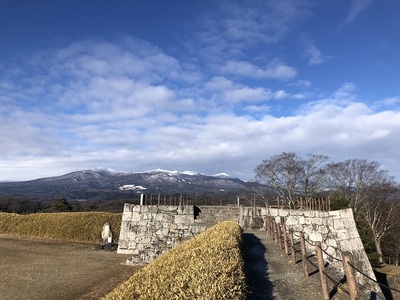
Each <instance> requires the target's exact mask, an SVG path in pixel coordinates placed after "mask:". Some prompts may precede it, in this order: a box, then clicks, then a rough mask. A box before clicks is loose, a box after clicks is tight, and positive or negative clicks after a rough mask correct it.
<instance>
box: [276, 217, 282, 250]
mask: <svg viewBox="0 0 400 300" xmlns="http://www.w3.org/2000/svg"><path fill="white" fill-rule="evenodd" d="M276 230H277V234H278V243H279V247H280V248H281V249H282V230H281V224H280V223H276Z"/></svg>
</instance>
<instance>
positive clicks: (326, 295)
mask: <svg viewBox="0 0 400 300" xmlns="http://www.w3.org/2000/svg"><path fill="white" fill-rule="evenodd" d="M315 253H316V254H317V261H318V270H319V276H320V279H321V287H322V295H323V296H324V300H329V299H330V296H329V290H328V282H327V278H326V275H325V272H324V271H325V263H324V257H323V256H322V248H321V242H315Z"/></svg>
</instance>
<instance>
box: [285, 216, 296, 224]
mask: <svg viewBox="0 0 400 300" xmlns="http://www.w3.org/2000/svg"><path fill="white" fill-rule="evenodd" d="M286 225H287V226H296V225H299V220H297V218H294V217H292V216H290V217H288V218H287V219H286Z"/></svg>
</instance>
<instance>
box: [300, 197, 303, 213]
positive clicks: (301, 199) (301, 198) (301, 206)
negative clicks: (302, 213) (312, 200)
mask: <svg viewBox="0 0 400 300" xmlns="http://www.w3.org/2000/svg"><path fill="white" fill-rule="evenodd" d="M300 209H301V210H303V197H300Z"/></svg>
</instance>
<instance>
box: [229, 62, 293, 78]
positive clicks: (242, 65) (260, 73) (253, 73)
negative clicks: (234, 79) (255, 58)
mask: <svg viewBox="0 0 400 300" xmlns="http://www.w3.org/2000/svg"><path fill="white" fill-rule="evenodd" d="M221 71H222V72H223V73H228V74H234V75H239V76H245V77H250V78H256V79H261V78H268V79H279V80H287V79H291V78H293V77H295V76H296V75H297V72H296V69H295V68H293V67H291V66H288V65H286V64H285V63H284V62H282V61H281V60H279V59H276V58H275V59H273V60H271V61H270V62H269V63H268V64H267V66H266V67H265V68H260V67H258V66H255V65H253V64H251V63H249V62H245V61H229V62H227V63H226V64H225V65H224V66H223V67H222V68H221Z"/></svg>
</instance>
